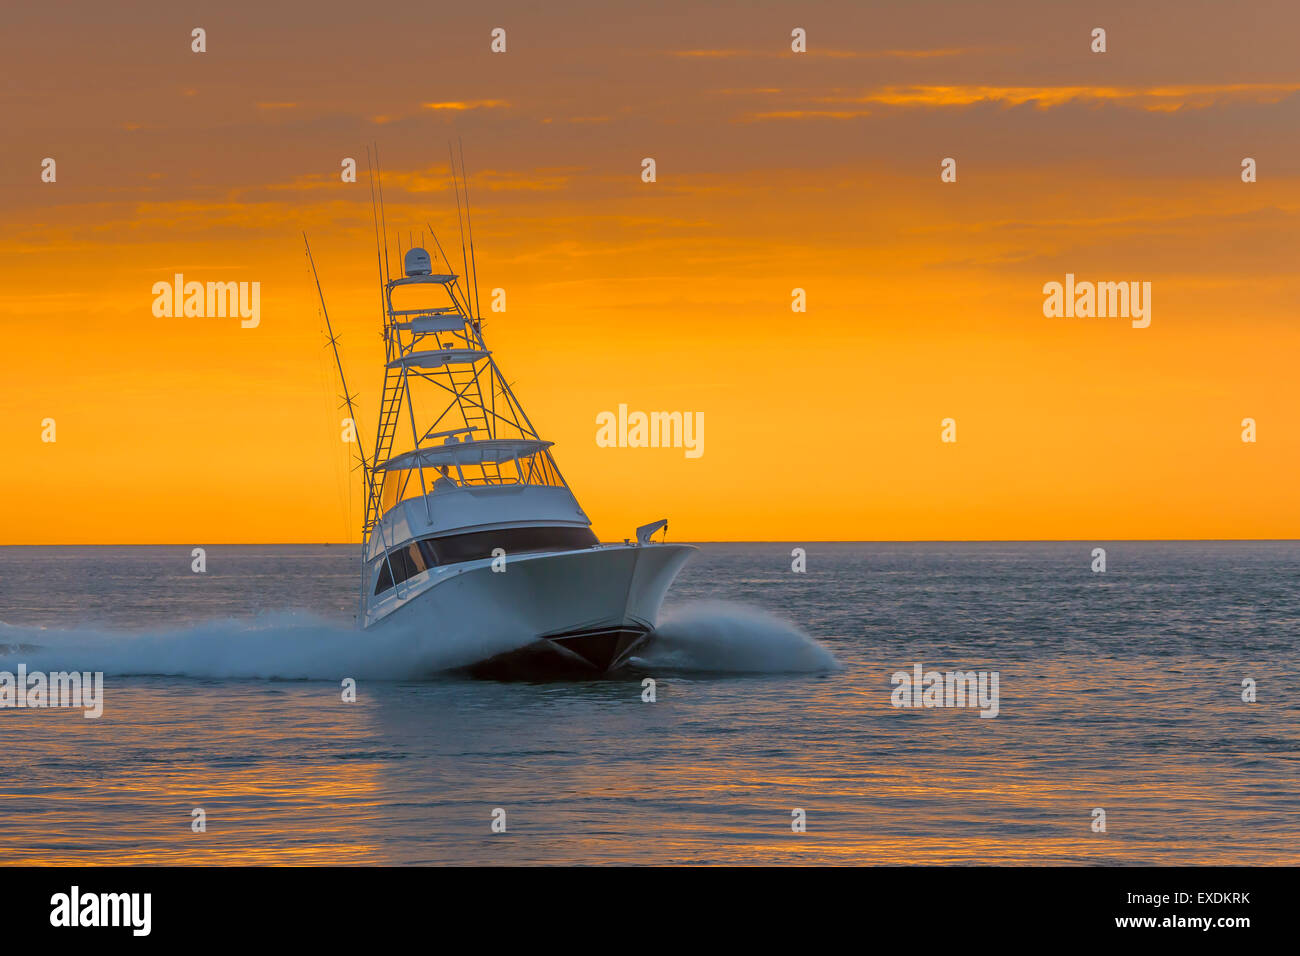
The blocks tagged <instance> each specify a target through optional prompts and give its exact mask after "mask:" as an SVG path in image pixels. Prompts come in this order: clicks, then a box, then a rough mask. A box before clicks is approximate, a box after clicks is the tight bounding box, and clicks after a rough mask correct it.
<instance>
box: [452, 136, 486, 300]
mask: <svg viewBox="0 0 1300 956" xmlns="http://www.w3.org/2000/svg"><path fill="white" fill-rule="evenodd" d="M456 142H457V144H458V145H459V146H460V178H461V182H462V183H464V186H465V225H466V226H468V227H469V265H470V269H471V270H472V275H471V276H469V277H467V278H470V279H471V281H472V282H473V283H474V317H475V318H476V319H481V318H482V317H483V311H482V309H480V308H479V297H478V262H477V261H476V260H475V258H474V223H473V221H472V220H471V219H470V218H469V176H467V175H466V173H465V142H464V141H463V140H462V139H461V138H460V137H459V136H458V137H456Z"/></svg>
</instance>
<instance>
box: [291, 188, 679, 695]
mask: <svg viewBox="0 0 1300 956" xmlns="http://www.w3.org/2000/svg"><path fill="white" fill-rule="evenodd" d="M457 199H458V205H459V194H458V195H457ZM467 199H468V197H467ZM471 235H472V233H471ZM434 241H435V243H436V242H437V237H436V236H434ZM471 243H472V240H471ZM471 248H472V245H471ZM437 249H438V251H439V253H441V244H440V243H439V244H438V245H437ZM385 253H386V250H385ZM307 255H308V259H309V261H310V260H311V250H310V248H308V250H307ZM399 255H401V250H400V248H399ZM442 260H443V261H442V262H441V263H440V264H441V265H443V266H444V268H443V269H441V270H435V268H434V261H433V260H432V259H431V257H430V255H429V253H428V252H426V251H425V250H424V249H422V248H418V247H417V248H411V249H409V250H408V251H406V253H405V255H404V256H403V269H402V273H403V274H402V275H401V276H398V277H396V278H392V277H390V276H389V275H388V274H387V272H386V270H384V268H383V267H382V266H381V288H382V295H383V306H384V330H383V335H384V360H385V361H384V381H383V388H382V392H381V395H380V401H379V416H378V425H377V437H376V440H375V445H374V451H373V454H372V455H371V456H370V458H369V461H366V459H365V456H364V455H362V456H361V466H362V471H363V474H364V476H365V482H364V485H365V496H366V503H365V512H364V518H363V523H362V528H361V532H362V543H363V551H362V573H361V586H360V591H361V595H360V613H359V618H360V623H361V625H362V626H363V627H364V628H367V629H373V628H380V627H383V628H389V627H398V628H403V629H405V630H406V631H409V632H410V634H411V639H412V641H413V642H414V643H413V648H415V652H416V653H421V652H423V651H425V650H427V651H428V656H429V658H430V659H431V660H434V659H436V660H437V661H438V662H439V666H447V664H446V662H447V661H448V660H451V661H452V662H453V664H452V666H466V667H484V666H485V665H487V666H486V668H485V669H487V670H488V671H489V672H491V671H492V670H493V669H494V667H495V666H496V665H503V667H504V668H506V669H509V668H510V667H511V666H512V665H515V664H520V663H522V664H524V665H525V666H526V667H529V666H531V665H532V664H534V663H537V664H543V665H545V664H554V663H561V664H570V665H574V666H578V667H581V668H583V669H591V670H595V671H600V672H604V671H608V670H611V669H614V668H616V667H619V666H620V665H622V664H624V663H625V662H626V661H627V660H628V658H629V657H630V656H631V655H632V654H633V652H635V651H636V650H637V649H638V648H640V647H642V646H643V645H644V644H645V643H646V642H647V641H648V640H649V639H650V637H651V636H652V634H653V631H654V627H655V622H656V618H657V616H658V613H659V608H660V604H661V603H662V601H663V598H664V595H665V593H666V592H667V591H668V588H669V586H670V585H671V584H672V581H673V579H674V577H676V575H677V572H678V570H679V569H680V568H681V566H682V565H683V564H684V563H685V562H686V560H687V559H688V558H689V557H690V555H691V553H692V552H693V551H694V550H695V549H694V548H692V547H689V546H685V545H677V544H666V543H660V542H656V541H654V540H653V539H652V535H654V534H655V533H656V532H658V531H659V530H660V529H662V528H666V526H667V521H666V520H660V521H656V522H652V523H650V524H647V525H645V526H643V527H641V528H638V529H637V533H636V539H635V541H630V540H625V541H624V542H623V543H621V544H601V543H600V542H599V541H598V540H597V538H596V536H595V534H593V533H592V530H591V521H590V519H589V518H588V517H587V515H586V513H585V512H584V511H583V510H582V508H581V506H580V505H579V504H578V501H577V499H576V498H575V497H574V494H573V492H572V491H571V490H570V488H569V486H568V484H567V483H566V482H565V480H564V478H563V476H562V475H561V474H560V470H559V468H558V467H557V466H556V464H555V459H554V457H553V456H552V454H551V447H552V443H551V442H549V441H546V440H544V439H543V438H542V437H541V435H540V434H539V433H538V432H537V429H536V428H534V426H533V424H532V422H530V421H529V419H528V416H527V415H526V414H525V413H524V410H523V408H522V406H521V405H520V404H519V401H518V399H517V398H516V397H515V394H514V392H513V391H512V389H511V388H510V385H509V384H508V383H507V382H506V380H505V379H504V378H503V377H502V375H501V372H500V369H499V368H498V366H497V363H496V359H495V357H494V356H493V354H492V352H491V351H490V350H489V349H488V347H487V345H486V344H485V342H484V338H483V322H482V319H481V316H480V314H479V312H478V309H477V304H478V303H477V296H476V295H475V294H474V292H473V287H472V285H470V284H469V283H466V285H465V287H462V285H461V283H460V277H459V276H458V275H457V274H455V273H453V272H452V270H451V267H450V263H447V262H446V261H445V260H446V257H445V255H442ZM312 271H313V273H315V263H314V261H313V262H312ZM317 288H318V290H319V279H317ZM321 306H322V313H323V314H324V316H325V320H326V323H327V327H328V322H329V317H328V313H327V312H325V310H324V298H323V296H322V299H321ZM329 337H330V343H331V344H332V345H333V346H334V352H335V357H336V359H337V358H338V344H337V338H336V336H335V335H334V332H333V329H332V328H330V329H329ZM339 373H340V376H342V366H341V364H340V365H339ZM343 392H344V395H343V398H344V401H345V403H346V404H347V407H348V408H349V411H350V410H351V403H352V396H351V395H350V394H349V393H348V391H347V384H346V381H344V383H343ZM354 421H355V418H354Z"/></svg>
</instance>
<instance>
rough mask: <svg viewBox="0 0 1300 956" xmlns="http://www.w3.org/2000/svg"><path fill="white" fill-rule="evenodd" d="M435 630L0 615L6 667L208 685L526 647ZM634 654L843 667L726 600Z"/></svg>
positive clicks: (796, 635)
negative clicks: (96, 624)
mask: <svg viewBox="0 0 1300 956" xmlns="http://www.w3.org/2000/svg"><path fill="white" fill-rule="evenodd" d="M434 630H435V629H433V628H430V627H428V626H423V627H403V626H402V625H400V624H391V625H389V626H386V627H384V626H381V627H379V628H377V629H373V630H370V631H362V630H359V629H357V628H354V627H349V626H346V625H342V624H338V623H334V622H330V621H325V620H322V619H319V618H316V617H314V616H312V615H309V614H298V613H291V612H280V613H275V614H267V615H262V616H259V617H256V618H248V619H225V620H215V621H208V622H204V623H202V624H194V625H188V626H185V627H179V628H172V629H161V630H156V631H144V632H129V631H114V630H106V629H98V628H90V627H88V628H75V629H67V630H64V629H53V628H41V627H19V626H14V625H10V624H5V623H3V622H0V670H7V671H13V670H14V669H15V668H16V667H17V666H18V664H20V663H21V664H26V665H27V669H28V671H45V672H51V671H102V672H103V673H104V674H108V675H113V676H118V677H144V676H160V677H189V678H196V679H206V680H220V679H227V680H235V679H249V680H329V681H337V680H341V679H342V678H344V677H352V678H356V679H358V680H361V679H367V680H421V679H425V678H429V677H433V676H435V675H437V674H440V673H446V672H448V671H455V670H460V669H462V668H467V667H470V666H472V665H474V664H477V663H480V662H481V661H483V660H485V659H487V658H489V657H492V656H494V655H497V654H504V653H506V652H508V651H513V650H517V649H519V648H520V647H523V646H525V645H527V644H529V643H531V642H532V640H533V638H532V636H531V635H530V634H528V633H527V632H526V631H525V630H524V629H523V627H522V625H521V627H520V629H519V631H518V633H515V634H501V635H496V636H494V637H491V638H488V637H485V636H484V635H475V636H474V637H473V638H472V639H465V640H461V641H453V640H449V639H448V636H447V635H446V634H441V635H440V634H437V633H435V632H434ZM637 660H638V661H639V662H640V664H641V665H642V667H649V668H651V669H656V668H664V669H669V670H680V671H701V672H714V673H816V672H822V671H830V670H835V669H836V668H837V667H838V664H837V663H836V661H835V658H834V656H833V655H832V654H831V653H830V651H828V650H827V649H826V648H825V647H823V646H822V645H821V644H819V643H818V642H817V641H815V640H813V639H812V638H811V637H809V636H808V635H807V634H805V633H803V632H802V631H800V630H799V629H798V628H797V627H795V626H794V625H793V624H789V623H787V622H785V621H782V620H780V619H779V618H776V617H773V616H771V615H769V614H766V613H764V612H762V611H758V610H755V609H753V608H749V607H745V606H743V605H737V604H728V603H725V602H702V603H698V604H690V605H686V606H684V607H682V608H680V609H678V610H676V611H675V612H672V613H670V614H668V615H667V616H666V617H665V619H664V620H663V621H662V622H661V623H660V626H659V628H658V630H657V631H656V633H655V638H654V641H653V642H652V643H651V645H650V646H649V648H648V649H647V651H646V652H645V653H644V654H643V655H640V656H639V657H638V658H637Z"/></svg>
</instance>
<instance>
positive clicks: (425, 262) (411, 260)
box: [406, 247, 433, 276]
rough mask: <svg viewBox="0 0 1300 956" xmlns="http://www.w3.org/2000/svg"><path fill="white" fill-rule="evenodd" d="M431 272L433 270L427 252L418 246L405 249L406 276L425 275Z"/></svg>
mask: <svg viewBox="0 0 1300 956" xmlns="http://www.w3.org/2000/svg"><path fill="white" fill-rule="evenodd" d="M431 272H433V266H432V264H431V263H430V262H429V254H428V253H427V252H425V251H424V250H423V249H420V248H418V247H417V248H415V249H410V250H407V253H406V274H407V275H408V276H427V275H428V274H429V273H431Z"/></svg>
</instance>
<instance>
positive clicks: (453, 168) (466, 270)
mask: <svg viewBox="0 0 1300 956" xmlns="http://www.w3.org/2000/svg"><path fill="white" fill-rule="evenodd" d="M447 158H448V159H449V160H450V161H451V188H452V189H453V190H455V192H456V225H458V226H460V261H461V265H462V266H463V268H464V271H463V272H462V273H461V275H463V276H464V277H465V280H466V283H468V281H469V257H468V256H467V255H466V254H465V223H464V222H463V221H462V220H461V218H460V187H459V186H457V185H456V155H455V153H453V152H452V151H451V140H447Z"/></svg>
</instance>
